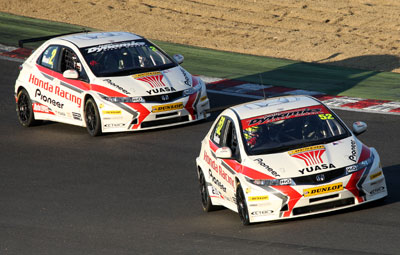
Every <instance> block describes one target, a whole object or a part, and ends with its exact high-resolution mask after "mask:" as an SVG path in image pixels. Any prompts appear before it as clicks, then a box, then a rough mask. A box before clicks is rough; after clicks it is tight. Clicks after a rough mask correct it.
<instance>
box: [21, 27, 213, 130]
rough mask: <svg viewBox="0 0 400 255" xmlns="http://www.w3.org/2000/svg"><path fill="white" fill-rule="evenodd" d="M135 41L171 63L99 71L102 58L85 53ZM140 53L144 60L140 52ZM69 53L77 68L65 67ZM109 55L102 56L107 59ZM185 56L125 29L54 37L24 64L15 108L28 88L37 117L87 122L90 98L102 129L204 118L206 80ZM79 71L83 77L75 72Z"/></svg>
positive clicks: (130, 46) (141, 127) (128, 45)
mask: <svg viewBox="0 0 400 255" xmlns="http://www.w3.org/2000/svg"><path fill="white" fill-rule="evenodd" d="M137 41H140V43H141V44H146V45H147V44H148V45H151V46H150V48H151V49H152V50H153V51H154V52H156V53H157V54H159V55H162V58H163V59H165V60H166V61H168V64H166V65H165V66H168V68H165V67H164V68H161V69H160V70H150V71H144V72H140V71H139V72H138V71H136V72H133V73H124V74H121V75H112V76H110V77H107V76H104V75H102V76H101V77H99V76H98V75H96V74H95V73H94V71H93V70H95V67H96V65H98V63H97V62H96V61H94V60H92V61H89V63H88V61H87V60H86V59H85V57H86V58H88V55H89V53H90V54H91V53H98V52H101V53H104V54H106V53H110V54H111V52H113V51H116V50H119V51H120V50H121V49H126V52H128V50H131V49H133V48H135V47H137V45H136V44H135V43H136V42H137ZM138 44H139V43H138ZM53 48H54V49H53ZM66 49H68V50H66ZM51 51H53V52H51ZM70 51H72V52H73V53H75V55H74V56H73V57H69V56H68V55H67V52H68V54H71V53H69V52H70ZM82 52H84V53H85V54H87V55H85V56H84V55H83V53H82ZM126 52H125V51H124V54H125V53H126ZM53 53H54V54H53ZM46 54H47V55H46ZM50 54H51V55H50ZM64 57H65V59H64ZM76 58H77V60H76ZM138 58H139V60H138V61H143V60H142V59H141V56H139V57H138ZM69 59H72V60H73V61H74V64H73V65H74V67H77V68H72V70H71V68H67V67H65V66H67V65H70V64H69V63H68V61H69ZM57 60H58V63H59V64H58V65H57V63H56V61H57ZM102 60H104V59H102ZM110 60H112V59H111V58H110ZM110 60H109V61H104V62H105V64H107V63H109V62H110ZM116 61H117V60H116ZM118 61H119V62H116V64H118V65H120V67H121V65H122V67H121V69H122V68H125V67H124V63H123V60H122V59H119V60H118ZM182 61H183V57H182V56H180V55H176V56H174V58H170V57H169V56H168V55H166V53H164V52H163V51H162V50H161V49H159V48H158V47H157V46H155V45H154V44H151V43H150V42H149V41H147V40H145V39H144V38H142V37H140V36H138V35H135V34H131V33H127V32H90V33H79V34H71V35H65V36H61V37H57V38H53V39H50V40H48V41H46V42H45V43H44V44H42V45H41V46H40V47H39V48H38V49H37V50H35V51H34V53H33V54H32V55H31V56H30V57H29V58H28V59H27V60H26V61H25V62H24V63H23V65H22V69H21V72H20V74H19V76H18V78H17V80H16V83H15V96H16V101H17V111H18V93H19V92H20V91H21V89H25V90H26V91H27V93H28V94H29V98H30V100H31V103H32V110H33V115H34V120H50V121H57V122H62V123H67V124H72V125H77V126H82V127H87V121H85V117H86V116H85V103H86V102H87V100H88V99H89V98H92V99H93V100H94V101H95V104H96V106H97V110H98V114H99V118H100V122H101V127H100V128H101V132H121V131H137V130H144V129H152V128H161V127H166V126H173V125H179V124H184V123H189V122H193V121H197V120H201V119H205V118H207V117H208V116H209V114H208V113H207V110H208V109H209V108H210V105H209V100H208V97H207V93H206V87H205V84H204V82H203V81H202V80H201V79H200V78H198V77H195V76H192V75H191V74H190V73H189V72H187V71H186V70H185V69H184V68H182V67H181V66H180V65H179V63H181V62H182ZM126 62H127V61H126ZM153 62H154V61H153ZM178 62H179V63H178ZM42 63H43V64H42ZM76 63H78V64H76ZM125 65H126V63H125ZM132 65H133V64H132ZM138 65H139V64H138ZM140 65H143V64H142V63H140ZM74 69H76V70H77V71H75V70H74ZM92 69H93V70H92ZM105 70H106V69H104V70H103V71H105ZM143 70H144V69H143ZM117 71H118V70H117ZM117 71H116V72H117ZM77 73H78V75H79V77H75V76H76V74H77ZM82 77H84V78H82ZM20 108H21V110H23V108H22V107H20ZM101 132H97V134H99V133H101ZM89 133H90V132H89ZM97 134H94V135H97ZM92 135H93V134H92Z"/></svg>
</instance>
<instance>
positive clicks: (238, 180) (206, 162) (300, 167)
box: [196, 96, 387, 225]
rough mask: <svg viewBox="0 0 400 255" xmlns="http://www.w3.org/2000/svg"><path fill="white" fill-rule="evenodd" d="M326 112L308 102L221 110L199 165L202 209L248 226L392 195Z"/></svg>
mask: <svg viewBox="0 0 400 255" xmlns="http://www.w3.org/2000/svg"><path fill="white" fill-rule="evenodd" d="M366 129H367V125H366V124H365V123H363V122H355V123H354V124H353V130H352V131H351V130H349V128H347V127H346V125H345V124H344V123H343V121H342V120H340V118H339V117H338V116H337V115H336V114H335V113H334V112H332V111H331V110H330V109H329V108H328V107H327V106H325V105H324V104H323V103H321V102H320V101H318V100H317V99H315V98H312V97H308V96H287V97H277V98H270V99H266V100H259V101H255V102H250V103H246V104H242V105H238V106H235V107H231V108H228V109H226V110H225V111H223V112H222V113H221V114H220V115H219V116H218V117H217V119H216V121H215V122H214V124H213V125H212V127H211V129H210V131H209V132H208V134H207V135H206V137H205V138H204V139H203V141H202V143H201V151H200V155H199V157H198V158H197V159H196V163H197V174H198V178H199V182H200V193H201V201H202V205H203V209H204V210H205V211H211V210H213V209H215V208H216V207H218V206H224V207H226V208H229V209H231V210H233V211H235V212H238V213H239V216H240V219H241V221H242V223H243V224H245V225H247V224H249V223H253V222H261V221H270V220H279V219H288V218H293V217H300V216H306V215H311V214H317V213H322V212H327V211H333V210H338V209H342V208H348V207H351V206H355V205H359V204H363V203H366V202H369V201H373V200H377V199H381V198H384V197H386V196H387V190H386V181H385V177H384V175H383V172H382V167H381V163H380V158H379V155H378V153H377V151H376V150H375V149H374V148H371V147H367V146H366V145H364V144H363V143H362V142H360V140H358V139H357V137H356V136H357V135H359V134H361V133H363V132H364V131H365V130H366Z"/></svg>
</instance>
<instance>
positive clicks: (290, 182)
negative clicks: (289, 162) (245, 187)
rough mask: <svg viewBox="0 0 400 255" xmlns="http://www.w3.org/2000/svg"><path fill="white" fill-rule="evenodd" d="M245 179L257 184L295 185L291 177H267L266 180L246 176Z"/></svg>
mask: <svg viewBox="0 0 400 255" xmlns="http://www.w3.org/2000/svg"><path fill="white" fill-rule="evenodd" d="M246 180H247V181H248V182H250V183H252V184H254V185H257V186H284V185H295V182H294V180H293V179H291V178H282V179H268V180H253V179H249V178H246Z"/></svg>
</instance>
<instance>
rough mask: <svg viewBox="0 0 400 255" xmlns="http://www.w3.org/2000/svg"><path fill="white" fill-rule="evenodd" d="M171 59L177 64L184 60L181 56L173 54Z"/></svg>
mask: <svg viewBox="0 0 400 255" xmlns="http://www.w3.org/2000/svg"><path fill="white" fill-rule="evenodd" d="M173 58H174V59H175V61H176V62H178V64H182V63H183V60H184V59H185V58H184V57H183V56H182V55H181V54H175V55H174V56H173Z"/></svg>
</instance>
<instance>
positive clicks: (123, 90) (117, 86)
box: [104, 79, 130, 95]
mask: <svg viewBox="0 0 400 255" xmlns="http://www.w3.org/2000/svg"><path fill="white" fill-rule="evenodd" d="M104 81H105V82H107V83H108V84H110V85H111V86H113V87H115V88H116V89H118V90H120V91H122V93H124V94H126V95H129V94H130V92H129V91H127V90H126V89H124V88H123V87H121V86H119V85H117V84H115V83H114V82H113V81H112V80H110V79H105V80H104Z"/></svg>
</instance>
